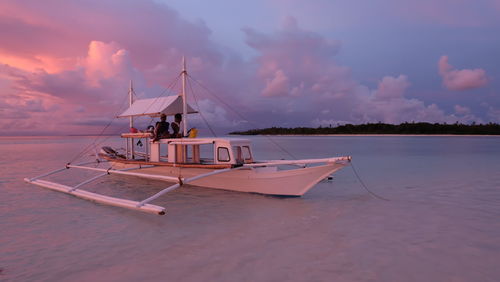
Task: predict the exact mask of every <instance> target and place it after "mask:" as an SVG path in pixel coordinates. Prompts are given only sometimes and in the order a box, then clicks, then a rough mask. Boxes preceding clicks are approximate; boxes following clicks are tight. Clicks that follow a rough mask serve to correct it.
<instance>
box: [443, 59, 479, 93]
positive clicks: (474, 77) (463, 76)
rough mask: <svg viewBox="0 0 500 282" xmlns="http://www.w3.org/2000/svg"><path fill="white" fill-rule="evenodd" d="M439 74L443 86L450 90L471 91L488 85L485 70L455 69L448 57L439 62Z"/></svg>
mask: <svg viewBox="0 0 500 282" xmlns="http://www.w3.org/2000/svg"><path fill="white" fill-rule="evenodd" d="M438 69H439V74H440V75H441V76H442V77H443V85H444V86H445V87H446V88H447V89H449V90H457V91H463V90H469V89H475V88H480V87H483V86H485V85H486V84H487V83H488V78H487V76H486V71H484V70H483V69H462V70H457V69H454V68H453V66H452V65H450V64H449V63H448V56H442V57H441V58H440V59H439V62H438Z"/></svg>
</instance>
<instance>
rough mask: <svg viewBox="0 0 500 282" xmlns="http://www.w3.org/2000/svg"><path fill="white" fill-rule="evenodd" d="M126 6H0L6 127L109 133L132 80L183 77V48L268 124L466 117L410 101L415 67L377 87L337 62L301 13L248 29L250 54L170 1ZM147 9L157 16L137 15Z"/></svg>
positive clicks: (237, 102) (154, 85)
mask: <svg viewBox="0 0 500 282" xmlns="http://www.w3.org/2000/svg"><path fill="white" fill-rule="evenodd" d="M116 3H118V2H113V1H111V2H108V1H96V0H90V1H88V2H86V5H83V6H81V5H79V4H78V3H77V2H59V1H51V0H49V1H44V3H41V2H39V1H22V2H20V1H11V0H6V1H2V2H1V3H0V31H1V32H7V33H5V34H8V39H9V40H5V38H6V37H3V38H1V39H0V40H1V41H0V43H2V44H0V63H1V64H0V90H2V91H1V92H0V96H1V98H2V99H1V100H0V101H2V102H0V117H2V119H1V120H0V128H2V129H3V133H4V134H9V132H10V133H12V132H15V133H17V132H26V133H30V134H33V133H42V134H52V133H67V132H72V133H88V132H91V133H95V132H99V130H100V129H101V128H102V125H103V124H106V123H107V122H108V121H109V119H110V118H112V117H113V115H114V114H116V113H117V111H118V110H119V108H120V106H121V105H122V104H123V103H122V102H123V101H124V97H125V96H126V93H127V87H128V83H129V80H130V79H133V80H134V82H135V86H136V87H135V88H136V90H137V91H138V95H139V96H143V97H152V96H157V95H158V94H160V93H161V92H163V89H162V88H161V87H160V85H161V86H163V87H165V86H167V85H168V84H169V83H170V82H171V80H172V79H173V78H174V77H176V76H177V75H178V73H179V66H180V58H181V56H182V55H186V56H187V58H188V66H189V70H190V73H191V75H193V76H194V77H195V78H196V79H198V80H199V81H200V82H202V83H203V84H204V85H205V86H207V87H208V88H209V89H211V90H212V92H213V93H216V94H217V95H218V96H219V97H220V98H222V100H223V101H224V102H225V104H226V105H230V106H231V107H232V108H233V110H234V109H236V110H237V111H238V113H240V114H242V115H244V116H245V117H247V118H248V119H250V120H252V121H253V122H255V124H258V126H272V125H283V126H287V125H289V126H297V125H306V126H309V125H312V124H314V123H315V122H317V121H335V120H336V121H348V122H366V121H385V122H399V121H410V120H429V121H445V120H446V121H447V120H451V119H453V118H456V117H455V116H454V115H446V114H445V113H444V111H443V110H441V109H440V108H439V107H438V106H436V105H434V104H431V105H426V104H424V103H423V102H422V101H420V100H418V99H416V98H413V99H408V98H405V95H406V92H407V91H408V89H409V87H410V82H409V79H408V77H407V76H405V75H399V76H397V77H392V76H386V77H383V78H382V79H381V80H380V82H379V85H378V88H377V89H369V87H367V86H365V85H362V84H360V83H358V82H357V81H356V80H355V79H354V78H353V77H352V75H351V70H350V69H349V68H348V67H346V66H342V65H339V64H338V63H337V62H336V60H335V56H336V55H337V54H338V52H339V50H340V46H341V44H340V42H339V41H335V40H331V39H329V38H326V37H324V36H321V35H320V34H318V33H315V32H310V31H307V30H304V29H302V28H301V27H300V26H299V25H298V22H297V20H295V19H294V18H291V17H289V18H287V19H286V20H285V22H284V24H283V26H282V27H281V28H280V29H278V30H277V31H275V32H273V33H262V32H258V31H256V30H253V29H251V28H246V29H244V34H245V36H246V42H247V43H248V45H249V46H250V47H251V48H253V49H254V51H255V52H256V54H257V55H256V56H255V58H252V59H249V60H248V61H245V60H243V59H242V58H241V57H240V56H238V54H236V53H234V52H232V51H231V50H228V49H227V48H224V47H222V46H219V45H218V44H216V43H215V42H213V41H212V40H211V39H210V30H209V29H208V28H207V27H206V26H205V25H204V24H203V23H191V22H189V21H186V20H184V19H183V18H181V17H180V16H179V15H178V14H177V13H176V12H175V11H173V10H171V9H170V8H168V7H167V6H165V5H163V4H158V3H156V2H154V1H130V2H129V1H125V2H122V1H120V2H119V3H120V5H117V4H116ZM124 3H125V4H124ZM50 6H52V8H49V7H50ZM53 7H58V8H57V9H56V8H53ZM62 11H64V12H62ZM137 15H147V17H141V18H140V20H130V19H133V18H135V17H136V16H137ZM194 88H195V90H196V91H197V94H196V95H197V96H198V99H199V102H200V108H201V109H202V110H203V112H205V113H206V116H207V117H208V118H209V119H212V122H214V123H215V124H216V125H217V126H223V127H230V126H241V124H240V123H238V122H236V121H235V120H240V117H239V116H235V115H234V114H231V113H230V110H229V109H228V107H227V106H225V105H224V106H223V105H220V103H219V102H215V99H214V98H213V97H211V96H210V95H207V94H206V93H203V91H201V89H200V88H199V87H198V88H197V87H196V85H194ZM178 90H179V88H177V89H176V91H178ZM215 105H218V106H215ZM230 115H232V117H230ZM193 121H194V122H198V123H199V122H201V121H200V120H199V118H198V119H197V120H196V118H195V119H194V120H193ZM125 123H126V122H125ZM125 123H124V124H125ZM120 126H121V125H119V126H118V127H120ZM125 127H126V124H125ZM115 129H117V128H115Z"/></svg>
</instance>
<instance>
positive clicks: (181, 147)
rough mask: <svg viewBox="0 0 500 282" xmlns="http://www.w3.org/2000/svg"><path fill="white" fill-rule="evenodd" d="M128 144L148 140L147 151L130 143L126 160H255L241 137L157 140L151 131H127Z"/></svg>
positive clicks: (231, 162)
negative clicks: (135, 147) (138, 149)
mask: <svg viewBox="0 0 500 282" xmlns="http://www.w3.org/2000/svg"><path fill="white" fill-rule="evenodd" d="M121 136H122V138H127V139H131V140H130V141H131V142H129V140H127V144H129V143H134V142H135V141H133V140H134V139H143V140H144V139H145V142H143V143H145V144H146V146H145V152H139V151H136V150H131V148H132V147H130V146H127V153H126V159H128V160H139V158H141V159H142V160H144V161H146V162H155V163H161V162H164V163H170V164H191V165H192V164H198V165H206V164H215V165H240V164H245V163H252V162H253V155H252V149H251V143H250V140H248V139H241V138H167V139H160V140H158V141H153V140H152V139H150V138H149V137H150V136H149V134H144V133H125V134H122V135H121Z"/></svg>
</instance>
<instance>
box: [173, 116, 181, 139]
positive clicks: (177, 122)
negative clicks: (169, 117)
mask: <svg viewBox="0 0 500 282" xmlns="http://www.w3.org/2000/svg"><path fill="white" fill-rule="evenodd" d="M174 118H175V121H174V122H172V131H173V133H172V135H171V136H172V138H181V137H182V134H181V133H180V132H179V131H180V130H181V122H182V115H181V114H175V116H174Z"/></svg>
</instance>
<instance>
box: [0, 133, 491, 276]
mask: <svg viewBox="0 0 500 282" xmlns="http://www.w3.org/2000/svg"><path fill="white" fill-rule="evenodd" d="M251 139H252V140H253V143H254V154H255V156H256V157H257V158H260V159H271V158H287V155H286V154H284V153H283V152H281V151H280V150H279V149H278V148H277V147H276V146H274V145H273V143H272V142H269V140H268V138H267V137H251ZM273 140H274V141H275V142H277V143H279V144H280V146H282V147H283V148H285V149H286V150H287V151H289V152H290V153H292V154H293V155H294V156H295V157H296V158H315V157H327V156H338V155H351V156H353V165H354V167H355V168H356V170H357V171H358V173H359V174H360V176H361V177H362V178H363V180H364V182H365V183H366V184H367V185H368V186H369V188H370V189H371V190H372V191H373V192H375V193H377V194H380V195H381V196H383V197H385V198H388V199H390V201H383V200H379V199H376V198H374V197H372V196H370V195H369V194H368V193H367V192H366V191H365V190H363V188H362V187H361V186H360V184H359V182H358V180H357V179H356V177H355V176H354V174H353V171H352V169H351V168H350V167H346V168H345V169H343V170H341V171H340V172H338V173H337V174H335V177H334V179H333V181H331V182H326V181H325V182H321V183H319V184H318V185H317V186H316V187H315V188H313V189H312V190H311V191H310V192H309V193H307V194H306V195H305V196H304V197H301V198H277V197H269V196H262V195H254V194H245V193H236V192H226V191H218V190H211V189H203V188H197V187H186V188H183V189H179V190H177V191H175V192H173V193H170V194H167V195H166V196H164V197H162V198H160V199H158V200H156V201H155V202H154V203H155V204H158V205H161V206H165V207H166V208H167V214H166V215H165V216H154V215H149V214H143V213H138V212H134V211H129V210H125V209H120V208H114V207H108V206H103V205H99V204H95V203H92V202H88V201H84V200H79V199H77V198H74V197H71V196H68V195H65V194H61V193H57V192H52V191H49V190H45V189H42V188H40V187H37V186H33V185H29V184H27V183H24V182H23V181H22V179H23V178H24V177H32V176H35V175H38V174H41V173H43V172H45V171H48V170H52V169H56V168H58V167H61V166H63V165H64V164H65V163H66V162H67V161H68V160H70V159H71V158H72V157H74V156H75V154H76V153H77V152H78V151H79V150H81V149H82V147H84V146H86V145H87V144H88V143H89V142H90V141H92V138H90V137H86V138H77V137H47V138H36V139H35V138H7V137H2V138H0V153H1V155H2V158H1V159H0V164H1V165H0V270H1V271H0V281H103V280H106V281H137V280H143V281H158V280H160V281H165V280H169V281H178V280H182V281H200V280H201V281H256V280H261V281H283V280H290V281H498V277H500V268H499V267H498V265H499V264H498V262H499V261H500V220H499V219H500V138H498V137H469V136H463V137H450V136H429V137H427V136H397V137H394V136H335V137H319V136H318V137H300V136H292V137H273ZM118 141H119V140H117V139H110V140H109V142H108V144H109V143H111V144H118V143H117V142H118ZM85 176H87V175H86V174H85V173H75V172H68V174H66V175H62V176H60V177H59V178H58V179H57V180H59V181H62V182H64V181H66V183H74V182H75V181H76V178H78V177H85ZM166 185H168V184H165V183H163V182H159V181H150V180H143V179H137V178H134V177H116V176H110V177H108V178H104V179H102V180H100V181H96V182H95V183H93V184H91V185H90V186H89V187H87V189H89V190H92V191H99V192H101V193H104V194H109V195H118V196H122V197H126V198H131V199H142V198H145V197H147V196H148V195H152V194H154V193H155V192H157V191H159V190H160V189H162V188H164V187H166Z"/></svg>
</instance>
